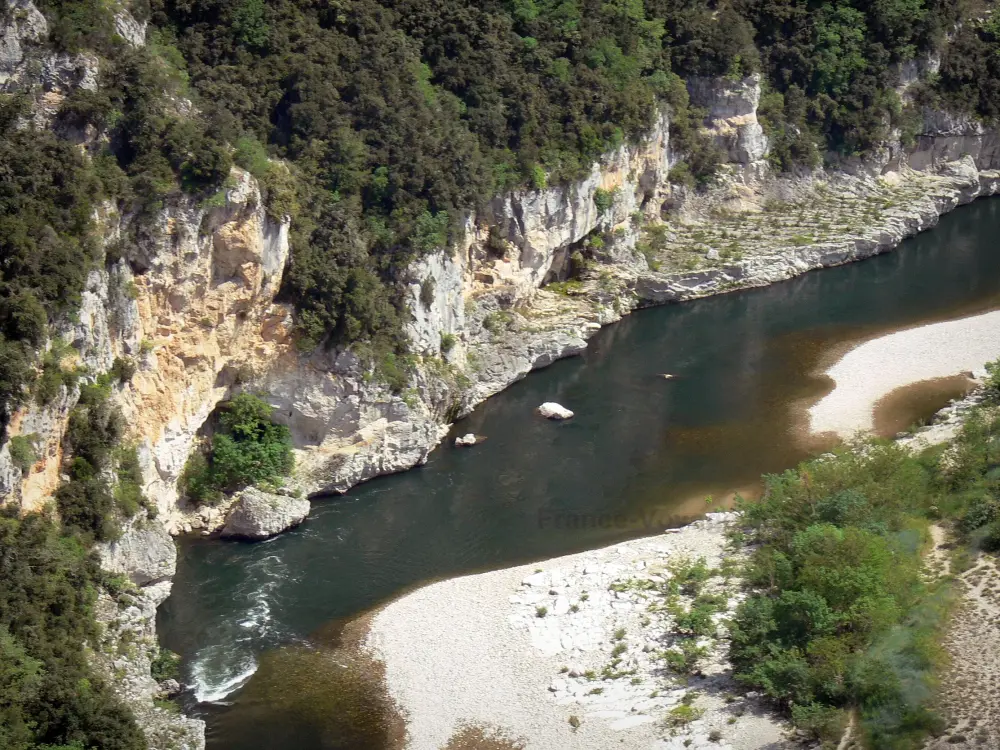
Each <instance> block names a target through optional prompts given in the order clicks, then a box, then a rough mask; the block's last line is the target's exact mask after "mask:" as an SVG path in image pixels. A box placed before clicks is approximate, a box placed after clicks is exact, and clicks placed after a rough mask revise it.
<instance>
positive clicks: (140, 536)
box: [98, 518, 177, 586]
mask: <svg viewBox="0 0 1000 750" xmlns="http://www.w3.org/2000/svg"><path fill="white" fill-rule="evenodd" d="M98 553H99V554H100V557H101V567H102V568H104V569H105V570H106V571H108V572H109V573H117V574H119V575H123V576H127V577H128V578H129V579H130V580H131V581H132V583H134V584H135V585H136V586H149V585H150V584H154V583H161V582H162V581H169V580H170V579H171V578H173V577H174V573H175V572H176V570H177V548H176V547H175V546H174V540H173V539H172V538H171V537H170V534H168V533H167V530H166V529H165V528H163V524H161V523H159V522H157V521H155V520H149V519H146V518H140V519H135V520H133V521H132V522H131V523H130V524H129V525H128V527H127V528H126V529H125V530H124V531H123V532H122V534H121V536H120V537H119V538H118V539H116V540H114V541H112V542H107V543H104V544H101V545H99V546H98Z"/></svg>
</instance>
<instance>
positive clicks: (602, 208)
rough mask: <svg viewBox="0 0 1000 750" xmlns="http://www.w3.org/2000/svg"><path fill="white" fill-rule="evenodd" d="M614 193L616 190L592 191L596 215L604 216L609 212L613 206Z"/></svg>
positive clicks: (599, 189) (601, 189)
mask: <svg viewBox="0 0 1000 750" xmlns="http://www.w3.org/2000/svg"><path fill="white" fill-rule="evenodd" d="M616 193H617V191H616V190H605V189H604V188H597V190H595V191H594V206H596V207H597V213H599V214H606V213H607V212H608V211H610V210H611V207H612V206H614V204H615V196H616Z"/></svg>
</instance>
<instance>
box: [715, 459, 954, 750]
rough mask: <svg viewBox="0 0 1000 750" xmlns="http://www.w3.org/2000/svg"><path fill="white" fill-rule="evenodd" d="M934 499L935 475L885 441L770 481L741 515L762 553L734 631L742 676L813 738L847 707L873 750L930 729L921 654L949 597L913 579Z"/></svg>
mask: <svg viewBox="0 0 1000 750" xmlns="http://www.w3.org/2000/svg"><path fill="white" fill-rule="evenodd" d="M935 495H936V493H935V487H934V471H933V469H931V468H929V467H927V466H926V465H925V464H924V463H923V462H921V461H920V460H919V459H917V458H914V457H912V456H910V455H909V454H908V453H907V452H906V451H905V449H903V448H900V447H897V446H895V445H892V444H886V443H880V442H870V443H865V444H863V445H860V446H853V447H852V448H849V449H844V450H842V451H840V452H838V453H837V454H836V455H835V456H834V457H826V458H820V459H816V460H814V461H810V462H807V463H804V464H802V465H801V466H800V467H799V468H798V469H796V470H793V471H786V472H785V473H783V474H780V475H774V476H770V477H767V478H766V491H765V494H764V497H763V498H762V500H761V501H760V502H757V503H746V504H744V505H743V508H742V510H743V511H744V514H745V516H744V518H745V522H746V525H747V526H748V528H749V530H750V538H751V539H752V540H753V541H754V542H755V543H757V544H759V547H757V548H756V549H755V550H754V552H753V554H752V556H751V560H750V563H749V565H748V568H747V580H748V583H749V584H750V585H751V586H752V587H753V593H752V594H751V595H750V597H749V598H748V599H747V600H746V601H745V602H744V603H743V604H742V605H741V606H740V608H739V610H738V611H737V614H736V617H735V619H734V622H733V626H732V634H733V639H732V645H731V653H730V656H731V659H732V663H733V667H734V671H735V674H736V676H737V679H739V680H740V681H742V682H743V683H744V684H746V685H748V686H752V687H754V688H756V689H759V690H761V691H763V692H764V693H765V694H767V695H768V696H770V697H771V698H772V699H774V700H775V701H776V702H777V703H779V704H780V705H782V706H784V707H785V708H786V709H787V710H788V711H789V713H790V715H791V717H792V719H793V721H795V722H796V723H797V724H798V725H799V726H800V727H802V728H805V729H807V730H809V731H812V732H814V733H815V734H816V735H817V736H818V737H820V738H822V739H833V738H835V737H836V736H837V735H838V734H839V732H840V730H841V727H842V726H843V725H844V723H845V716H844V714H843V713H842V712H843V710H844V709H847V708H852V707H853V708H858V709H859V710H860V715H861V717H862V725H863V729H864V731H865V733H866V734H867V735H868V737H869V739H870V740H871V741H872V742H873V745H874V746H875V747H906V746H907V745H905V744H903V745H899V744H894V743H897V741H898V740H900V738H905V737H907V736H909V735H910V734H911V733H913V732H914V731H916V732H918V733H919V732H922V731H927V730H930V729H933V728H935V727H936V726H937V719H936V717H935V716H934V715H933V714H932V712H931V710H930V706H929V697H930V685H929V677H928V675H929V672H930V670H931V668H932V667H933V665H934V664H935V663H936V660H937V658H938V654H937V653H936V651H935V649H934V648H933V647H932V646H931V645H930V644H931V643H932V636H933V635H934V634H935V633H936V631H937V629H938V628H939V627H940V626H941V624H942V622H943V617H942V615H943V612H944V608H943V606H939V605H940V604H941V603H942V602H946V601H947V592H946V590H945V589H944V588H943V587H940V586H936V585H932V584H927V583H925V582H924V581H923V580H922V578H921V575H920V571H921V564H922V560H921V551H922V549H923V548H924V544H925V540H926V530H927V525H928V523H927V517H928V514H929V512H930V509H931V508H932V507H933V506H934V502H935Z"/></svg>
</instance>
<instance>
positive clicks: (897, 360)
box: [809, 311, 1000, 438]
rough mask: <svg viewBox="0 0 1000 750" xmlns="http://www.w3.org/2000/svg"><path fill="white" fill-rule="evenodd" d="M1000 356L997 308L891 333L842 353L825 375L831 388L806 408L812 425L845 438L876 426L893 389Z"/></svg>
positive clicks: (972, 368)
mask: <svg viewBox="0 0 1000 750" xmlns="http://www.w3.org/2000/svg"><path fill="white" fill-rule="evenodd" d="M998 356H1000V311H996V312H990V313H985V314H983V315H976V316H973V317H969V318H962V319H960V320H953V321H947V322H943V323H935V324H932V325H925V326H920V327H917V328H911V329H909V330H905V331H898V332H896V333H890V334H888V335H885V336H879V337H878V338H875V339H872V340H870V341H867V342H865V343H863V344H861V345H860V346H857V347H856V348H853V349H851V350H850V351H848V352H847V353H846V354H844V355H843V356H842V357H841V358H840V359H839V360H838V361H837V362H836V363H835V364H834V365H833V366H832V367H830V368H829V369H827V370H826V372H825V375H826V376H827V377H829V378H830V379H831V380H832V381H833V383H834V387H833V390H831V391H830V393H829V394H827V395H826V396H824V397H823V398H822V399H820V400H819V401H818V402H817V403H816V404H814V405H813V406H812V407H811V408H810V409H809V421H810V430H811V431H812V432H813V433H825V432H831V433H834V434H836V435H837V436H838V437H841V438H846V437H850V436H851V435H853V434H854V433H855V432H857V431H859V430H866V431H871V430H873V429H874V428H875V410H876V406H877V405H878V404H879V402H880V401H882V400H883V399H885V398H886V397H888V396H889V395H890V394H892V393H893V392H894V391H896V390H898V389H900V388H904V387H906V386H910V385H913V384H916V383H921V382H924V381H931V380H937V379H942V378H949V377H951V376H956V375H960V374H962V373H966V372H968V373H971V374H973V375H974V376H976V377H981V376H982V375H984V374H985V370H984V369H983V368H984V366H985V364H986V363H987V362H990V361H992V360H995V359H996V358H997V357H998Z"/></svg>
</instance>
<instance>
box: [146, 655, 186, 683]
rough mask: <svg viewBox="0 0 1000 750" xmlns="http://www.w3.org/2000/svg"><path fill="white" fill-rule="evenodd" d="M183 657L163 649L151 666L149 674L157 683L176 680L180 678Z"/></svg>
mask: <svg viewBox="0 0 1000 750" xmlns="http://www.w3.org/2000/svg"><path fill="white" fill-rule="evenodd" d="M180 671H181V657H180V654H175V653H174V652H173V651H170V650H169V649H165V648H161V649H159V650H158V651H157V652H156V657H155V658H154V659H153V661H152V662H151V664H150V666H149V673H150V675H151V676H152V678H153V679H154V680H156V681H157V682H163V681H164V680H176V679H177V678H178V677H179V676H180Z"/></svg>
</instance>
